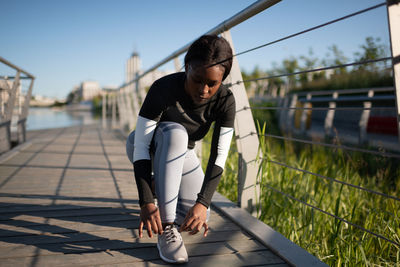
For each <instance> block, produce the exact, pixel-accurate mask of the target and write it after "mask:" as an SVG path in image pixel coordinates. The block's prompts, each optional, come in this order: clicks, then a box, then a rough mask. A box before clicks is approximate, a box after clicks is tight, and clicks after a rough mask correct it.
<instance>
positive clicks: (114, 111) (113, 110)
mask: <svg viewBox="0 0 400 267" xmlns="http://www.w3.org/2000/svg"><path fill="white" fill-rule="evenodd" d="M111 98H112V107H111V128H112V129H115V128H117V96H116V93H113V94H112V95H111Z"/></svg>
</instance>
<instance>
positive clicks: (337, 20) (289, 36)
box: [211, 2, 386, 66]
mask: <svg viewBox="0 0 400 267" xmlns="http://www.w3.org/2000/svg"><path fill="white" fill-rule="evenodd" d="M385 5H386V2H383V3H380V4H378V5H375V6H372V7H369V8H366V9H363V10H360V11H357V12H354V13H351V14H349V15H346V16H343V17H340V18H338V19H334V20H331V21H328V22H325V23H323V24H320V25H317V26H314V27H311V28H308V29H306V30H303V31H300V32H297V33H294V34H291V35H288V36H286V37H283V38H280V39H277V40H275V41H272V42H268V43H265V44H262V45H259V46H256V47H254V48H250V49H248V50H244V51H242V52H239V53H237V54H235V55H233V56H232V57H237V56H240V55H243V54H246V53H249V52H252V51H254V50H257V49H260V48H263V47H266V46H269V45H272V44H276V43H279V42H281V41H284V40H287V39H290V38H293V37H295V36H298V35H301V34H304V33H307V32H310V31H313V30H316V29H319V28H322V27H325V26H328V25H329V24H333V23H336V22H339V21H342V20H345V19H348V18H351V17H354V16H357V15H359V14H362V13H365V12H368V11H370V10H373V9H376V8H379V7H381V6H385ZM230 59H231V58H226V59H224V60H221V61H219V62H217V63H215V64H212V65H211V66H214V65H218V64H221V63H223V62H225V61H227V60H230Z"/></svg>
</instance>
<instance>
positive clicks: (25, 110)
mask: <svg viewBox="0 0 400 267" xmlns="http://www.w3.org/2000/svg"><path fill="white" fill-rule="evenodd" d="M34 81H35V79H34V78H32V80H31V83H30V84H29V89H28V93H27V94H26V96H25V103H24V107H23V109H22V118H23V119H25V118H26V117H28V113H29V103H30V101H31V98H32V89H33V83H34Z"/></svg>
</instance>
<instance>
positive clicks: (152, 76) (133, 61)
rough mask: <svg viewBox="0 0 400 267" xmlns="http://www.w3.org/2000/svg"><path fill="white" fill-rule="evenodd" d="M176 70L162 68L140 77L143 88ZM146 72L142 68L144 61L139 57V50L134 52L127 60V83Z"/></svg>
mask: <svg viewBox="0 0 400 267" xmlns="http://www.w3.org/2000/svg"><path fill="white" fill-rule="evenodd" d="M173 72H174V71H161V70H154V71H152V72H151V73H148V74H147V75H146V76H144V77H143V78H141V79H140V87H141V88H148V87H150V86H151V85H152V83H153V82H154V81H155V80H157V79H159V78H161V77H163V76H165V75H167V74H170V73H173ZM143 73H144V70H142V63H141V60H140V57H139V54H138V53H137V52H133V53H132V55H131V57H130V58H129V59H128V60H127V61H126V67H125V83H128V82H130V81H132V80H134V79H136V77H137V76H140V75H142V74H143Z"/></svg>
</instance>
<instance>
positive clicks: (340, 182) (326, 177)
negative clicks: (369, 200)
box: [261, 158, 400, 201]
mask: <svg viewBox="0 0 400 267" xmlns="http://www.w3.org/2000/svg"><path fill="white" fill-rule="evenodd" d="M261 159H263V160H267V161H268V162H271V163H274V164H277V165H280V166H282V167H286V168H289V169H292V170H296V171H300V172H304V173H307V174H311V175H314V176H317V177H320V178H322V179H325V180H328V181H331V182H335V183H339V184H343V185H347V186H350V187H353V188H356V189H359V190H363V191H366V192H369V193H372V194H375V195H380V196H382V197H386V198H391V199H393V200H396V201H400V198H398V197H395V196H391V195H388V194H384V193H381V192H377V191H374V190H372V189H368V188H365V187H362V186H358V185H354V184H351V183H346V182H343V181H340V180H337V179H334V178H331V177H328V176H325V175H321V174H318V173H314V172H310V171H307V170H303V169H300V168H296V167H293V166H289V165H287V164H285V163H281V162H278V161H274V160H270V159H268V158H261Z"/></svg>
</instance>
